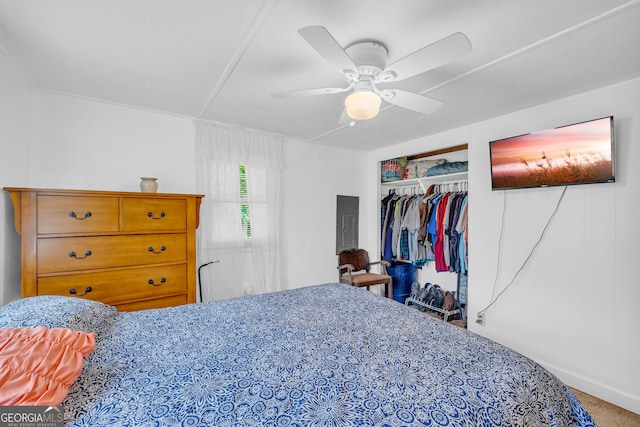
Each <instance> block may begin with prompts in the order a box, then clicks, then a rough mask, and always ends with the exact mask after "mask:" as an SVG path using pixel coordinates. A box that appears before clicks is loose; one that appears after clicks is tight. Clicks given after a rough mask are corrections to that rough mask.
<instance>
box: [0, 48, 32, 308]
mask: <svg viewBox="0 0 640 427" xmlns="http://www.w3.org/2000/svg"><path fill="white" fill-rule="evenodd" d="M0 94H1V95H0V151H1V152H2V155H1V156H0V187H17V186H22V185H24V184H25V183H27V182H29V172H30V169H31V168H30V164H29V152H30V147H31V108H32V101H31V88H30V86H29V84H28V83H27V81H26V80H25V79H24V78H23V77H22V75H21V74H20V73H19V72H18V71H17V70H16V68H15V67H14V66H13V64H12V63H10V62H9V61H7V59H6V58H5V56H4V55H3V54H2V53H1V51H0ZM13 219H14V216H13V204H12V203H11V199H10V197H9V194H8V193H6V192H3V194H2V198H0V223H1V224H2V235H1V237H0V280H1V282H0V283H1V284H0V304H2V303H4V302H6V301H11V300H13V299H16V298H19V297H20V251H19V250H16V248H19V244H20V239H19V236H18V234H17V233H16V232H15V228H14V225H13Z"/></svg>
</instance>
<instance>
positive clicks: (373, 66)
mask: <svg viewBox="0 0 640 427" xmlns="http://www.w3.org/2000/svg"><path fill="white" fill-rule="evenodd" d="M345 52H346V53H347V55H349V57H350V58H351V60H352V61H353V63H354V64H355V65H357V66H358V72H359V73H360V75H361V76H372V77H375V76H377V75H378V74H380V73H381V72H382V70H384V69H385V67H386V66H387V48H385V47H384V46H383V45H382V44H381V43H378V42H376V41H366V42H358V43H355V44H352V45H351V46H349V47H347V48H346V49H345Z"/></svg>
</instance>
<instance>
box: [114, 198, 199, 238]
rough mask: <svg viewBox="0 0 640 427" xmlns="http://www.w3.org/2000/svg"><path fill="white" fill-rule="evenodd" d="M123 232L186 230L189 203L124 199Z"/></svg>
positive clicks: (184, 201) (183, 201)
mask: <svg viewBox="0 0 640 427" xmlns="http://www.w3.org/2000/svg"><path fill="white" fill-rule="evenodd" d="M122 215H123V228H122V230H123V231H158V230H161V231H162V230H164V231H169V230H172V231H173V230H176V231H179V230H186V228H187V201H186V200H182V199H176V200H173V199H146V198H137V197H136V198H133V197H125V198H123V199H122Z"/></svg>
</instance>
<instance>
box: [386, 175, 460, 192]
mask: <svg viewBox="0 0 640 427" xmlns="http://www.w3.org/2000/svg"><path fill="white" fill-rule="evenodd" d="M468 177H469V172H456V173H449V174H445V175H436V176H426V177H424V178H411V179H401V180H399V181H392V182H382V183H381V185H382V188H401V187H414V186H418V185H419V186H421V187H422V189H423V190H425V191H426V189H427V188H428V187H429V186H430V185H431V184H443V183H448V182H455V181H466V180H467V179H468Z"/></svg>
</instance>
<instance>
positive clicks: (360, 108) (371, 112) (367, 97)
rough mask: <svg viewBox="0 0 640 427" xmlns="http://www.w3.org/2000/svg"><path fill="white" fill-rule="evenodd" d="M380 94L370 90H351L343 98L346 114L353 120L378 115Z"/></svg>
mask: <svg viewBox="0 0 640 427" xmlns="http://www.w3.org/2000/svg"><path fill="white" fill-rule="evenodd" d="M381 101H382V100H381V99H380V96H379V95H378V94H377V93H374V92H370V91H358V92H353V93H352V94H351V95H349V96H347V98H346V99H345V100H344V108H345V111H346V113H347V116H349V117H351V118H352V119H355V120H368V119H372V118H374V117H375V116H377V115H378V113H379V112H380V104H381Z"/></svg>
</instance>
